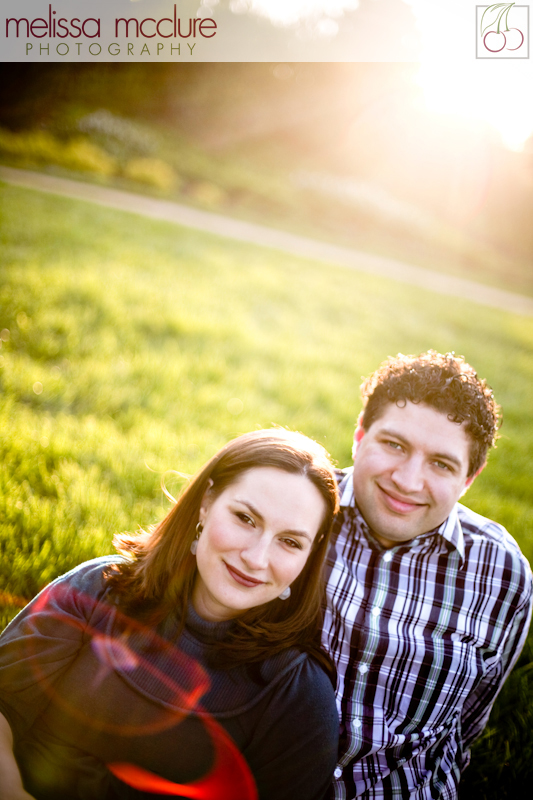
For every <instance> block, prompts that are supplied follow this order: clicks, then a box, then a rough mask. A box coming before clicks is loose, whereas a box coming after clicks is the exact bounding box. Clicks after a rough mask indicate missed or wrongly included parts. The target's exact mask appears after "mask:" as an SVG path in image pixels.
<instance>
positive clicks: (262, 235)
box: [0, 166, 533, 316]
mask: <svg viewBox="0 0 533 800" xmlns="http://www.w3.org/2000/svg"><path fill="white" fill-rule="evenodd" d="M0 180H1V181H4V182H5V183H11V184H14V185H16V186H23V187H25V188H28V189H37V190H38V191H41V192H50V193H51V194H58V195H62V196H63V197H72V198H75V199H76V200H85V201H88V202H90V203H96V204H98V205H101V206H108V207H109V208H115V209H119V210H121V211H129V212H131V213H133V214H141V215H142V216H145V217H152V218H153V219H161V220H165V221H166V222H173V223H175V224H177V225H184V226H186V227H188V228H196V229H197V230H201V231H206V232H208V233H214V234H216V235H217V236H224V237H226V238H229V239H236V240H238V241H240V242H250V243H252V244H257V245H261V246H263V247H272V248H275V249H276V250H282V251H283V252H285V253H291V254H292V255H296V256H303V257H304V258H312V259H315V260H316V261H322V262H326V263H328V264H338V265H341V266H344V267H348V268H349V269H356V270H360V271H362V272H367V273H370V274H371V275H379V276H381V277H384V278H391V279H392V280H396V281H401V282H402V283H408V284H410V285H412V286H419V287H422V288H423V289H428V290H429V291H431V292H437V293H438V294H441V295H442V294H444V295H449V296H452V297H461V298H464V299H467V300H470V301H471V302H473V303H480V304H481V305H484V306H490V307H491V308H497V309H500V310H503V311H510V312H512V313H514V314H522V315H525V316H533V298H530V297H526V296H525V295H520V294H515V293H514V292H506V291H504V290H502V289H496V288H493V287H492V286H486V285H485V284H481V283H475V282H474V281H469V280H464V279H463V278H457V277H454V276H453V275H446V274H444V273H442V272H432V271H431V270H426V269H422V268H421V267H414V266H411V265H409V264H404V263H402V262H401V261H395V260H394V259H391V258H382V257H380V256H373V255H370V254H368V253H363V252H359V251H357V250H352V249H350V248H348V247H338V246H337V245H333V244H327V243H325V242H319V241H315V240H313V239H307V238H305V237H303V236H297V235H295V234H292V233H285V232H284V231H278V230H275V229H274V228H267V227H265V226H263V225H256V224H253V223H250V222H242V221H240V220H236V219H232V218H231V217H224V216H222V215H221V214H213V213H211V212H208V211H200V210H198V209H194V208H190V207H188V206H183V205H179V204H178V203H172V202H169V201H166V200H156V199H154V198H150V197H144V196H143V195H136V194H131V193H129V192H122V191H119V190H117V189H108V188H105V187H103V186H95V185H93V184H89V183H81V182H77V181H71V180H66V179H65V178H56V177H53V176H51V175H44V174H42V173H38V172H29V171H26V170H18V169H11V168H10V167H1V166H0Z"/></svg>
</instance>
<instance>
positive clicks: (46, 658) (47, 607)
mask: <svg viewBox="0 0 533 800" xmlns="http://www.w3.org/2000/svg"><path fill="white" fill-rule="evenodd" d="M105 563H106V560H105V559H96V560H95V561H92V562H87V563H86V564H82V565H81V567H77V568H76V569H74V570H72V571H71V572H69V573H67V574H66V575H63V576H62V577H60V578H58V579H57V580H55V581H53V583H51V584H49V585H48V586H47V587H46V588H45V589H43V590H42V591H41V592H40V593H39V594H38V595H37V596H36V597H35V598H34V599H33V600H32V601H31V603H29V604H28V605H27V606H26V607H25V608H24V609H23V610H22V611H21V612H20V613H19V614H17V616H16V617H15V618H14V619H13V620H12V621H11V623H10V624H9V625H8V626H7V628H6V629H5V631H4V632H3V633H2V635H1V636H0V711H1V712H2V713H3V714H4V716H5V717H6V719H7V720H8V722H9V724H10V726H11V728H12V730H13V734H14V736H15V737H20V736H23V735H24V733H25V732H26V731H27V730H28V729H29V728H30V727H31V726H32V724H33V723H34V721H35V719H36V718H37V717H38V716H39V715H40V714H41V713H42V712H43V711H44V709H45V708H46V706H47V705H48V703H49V702H50V700H51V699H52V697H53V693H54V684H55V682H56V681H57V679H58V678H59V677H60V676H61V675H62V674H63V673H64V672H65V670H66V669H67V668H68V667H69V666H70V664H71V663H72V661H73V660H74V658H75V657H76V655H77V653H78V652H79V650H80V648H81V647H82V645H83V644H84V642H85V641H86V640H87V637H88V635H89V634H90V632H91V630H94V626H95V625H97V624H98V620H99V619H100V620H101V619H102V617H103V616H105V615H106V614H109V606H108V605H107V604H106V603H105V602H102V600H101V598H102V597H103V596H104V595H105V587H104V584H103V580H102V567H103V565H105Z"/></svg>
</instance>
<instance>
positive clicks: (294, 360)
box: [0, 186, 533, 800]
mask: <svg viewBox="0 0 533 800" xmlns="http://www.w3.org/2000/svg"><path fill="white" fill-rule="evenodd" d="M0 219H1V233H0V237H1V248H2V255H1V263H2V265H3V266H2V273H1V279H0V281H1V283H0V330H1V333H0V339H1V349H0V365H1V368H0V382H1V387H2V398H1V406H0V437H1V439H0V441H1V459H0V519H1V522H0V552H1V553H2V559H1V562H0V592H1V593H2V594H1V596H0V600H3V601H4V606H3V617H2V620H3V622H6V621H7V619H8V618H9V617H10V616H12V615H13V613H14V612H15V611H16V610H17V607H18V606H19V605H20V604H21V603H23V602H24V601H25V600H26V599H28V598H30V597H31V596H32V595H33V594H35V592H37V591H38V590H39V588H41V587H42V586H43V585H44V584H45V583H46V582H47V581H49V580H50V579H52V578H53V577H55V576H56V575H58V574H60V573H62V572H64V571H65V570H67V569H68V568H70V567H71V566H73V565H75V564H77V563H79V562H80V561H82V560H84V559H87V558H90V557H93V556H95V555H99V554H102V553H107V552H111V550H112V547H111V539H112V536H113V534H114V533H115V532H116V531H119V530H135V529H136V528H137V527H138V526H139V525H141V526H143V527H144V526H146V525H149V524H150V523H152V522H154V521H155V520H157V519H159V518H160V517H161V516H162V515H163V514H164V513H165V511H166V509H167V508H168V501H167V500H166V499H165V497H164V495H163V493H162V491H161V483H162V482H164V483H165V484H166V486H167V487H168V489H169V490H170V491H171V492H172V493H174V494H175V493H176V492H177V491H179V486H180V485H181V483H182V481H183V477H182V473H185V474H188V473H191V472H193V471H194V470H196V469H197V468H198V467H199V466H200V465H201V464H202V463H203V462H204V461H205V460H206V459H207V458H208V457H210V456H211V455H212V454H213V453H214V452H215V451H216V450H217V449H218V448H219V447H220V446H221V445H222V444H223V443H224V442H225V441H227V440H228V439H229V438H230V437H232V436H235V435H237V434H239V433H242V432H244V431H247V430H250V429H254V428H257V427H268V426H270V425H271V424H278V425H283V426H288V427H290V428H296V429H298V430H301V431H303V432H304V433H307V434H309V435H310V436H313V437H315V438H317V439H318V440H319V441H321V442H322V443H323V444H324V445H325V446H326V447H327V448H328V450H329V452H330V453H331V454H332V456H333V457H334V459H335V460H336V461H337V462H338V463H339V464H340V465H342V466H345V465H347V464H349V462H350V451H351V437H352V434H353V428H354V424H355V420H356V418H357V415H358V412H359V410H360V400H359V397H358V387H359V384H360V382H361V377H362V376H363V375H365V374H366V373H368V372H369V371H371V370H372V369H373V368H375V367H376V366H377V364H378V363H379V362H380V361H382V360H383V359H384V358H385V357H386V356H387V354H389V353H397V352H409V353H412V352H419V351H421V350H424V349H427V348H429V347H434V348H436V349H438V350H441V351H446V350H453V351H455V352H457V353H461V354H464V355H465V357H466V358H467V359H468V360H469V361H470V362H471V363H473V364H474V365H475V366H476V368H477V369H478V371H479V373H480V374H481V375H482V376H484V377H486V378H487V380H488V381H489V383H490V384H491V386H492V387H493V389H494V391H495V395H496V397H497V399H498V400H499V402H500V403H501V404H502V406H503V408H504V425H503V428H502V431H501V438H500V441H499V444H498V448H497V449H496V450H495V451H494V452H493V453H492V455H491V457H490V463H489V466H488V468H487V470H486V471H485V472H484V473H483V475H482V476H481V477H480V478H479V479H478V480H477V481H476V483H475V484H474V486H473V488H472V489H471V490H470V491H469V493H468V494H467V496H466V498H465V500H466V503H467V505H471V506H472V507H473V508H474V509H475V510H476V511H479V512H480V513H483V514H487V515H489V516H491V517H493V518H495V519H497V520H498V521H499V522H501V523H503V524H504V525H506V526H507V527H508V528H509V529H510V530H511V532H512V533H513V535H514V536H515V537H516V539H517V540H518V542H519V543H520V545H521V547H522V549H523V551H524V552H525V554H526V555H527V557H528V558H529V559H530V561H532V560H533V499H532V495H531V478H530V475H531V471H532V467H533V463H532V456H531V453H533V402H532V400H533V391H532V386H533V380H532V378H533V375H532V373H533V359H532V357H531V353H532V348H533V319H531V318H525V317H524V318H522V317H518V316H513V315H511V314H508V313H505V312H498V311H494V310H491V309H485V308H483V307H482V306H478V305H475V304H472V303H469V302H468V301H461V300H456V299H451V298H448V297H446V298H441V297H439V296H438V295H437V294H433V293H430V292H426V291H424V290H422V289H415V288H411V287H408V286H406V285H402V284H400V283H398V284H396V283H393V282H390V281H386V280H384V279H380V278H373V277H372V276H369V275H363V274H359V273H357V272H355V271H350V270H347V269H343V268H339V267H336V266H335V265H331V266H328V267H325V266H324V265H323V264H318V263H314V262H312V261H306V260H304V259H297V258H295V257H291V256H288V255H287V256H285V255H283V254H280V253H278V252H275V251H270V250H268V249H263V248H259V247H254V246H251V245H244V244H236V243H234V242H230V241H228V240H224V239H219V238H217V237H215V236H211V235H204V234H201V233H198V232H192V231H189V230H187V229H183V228H179V227H177V226H172V225H169V224H167V223H163V222H156V221H151V220H146V219H143V218H141V217H138V216H134V215H129V214H126V213H123V212H118V211H117V212H115V211H111V210H109V209H101V208H98V207H96V206H92V205H90V204H88V203H87V204H86V203H82V202H74V201H72V200H66V199H62V198H58V197H53V196H50V195H44V194H40V193H38V192H31V191H26V190H22V189H16V188H13V187H7V186H1V187H0ZM532 672H533V671H532V669H531V650H528V652H527V653H526V654H525V656H524V657H523V660H522V667H521V670H520V671H518V670H517V671H515V674H514V676H513V681H512V682H510V683H509V689H508V690H507V691H506V693H505V694H504V696H503V697H502V700H501V702H500V703H499V705H498V708H497V710H496V712H495V714H494V715H493V719H491V727H490V729H489V730H488V732H487V735H486V736H485V738H484V739H483V740H482V742H481V743H480V744H479V745H478V747H477V750H476V752H477V753H479V756H478V757H477V758H476V755H475V757H474V766H473V767H471V768H470V771H469V772H470V784H469V787H470V788H469V791H468V794H467V795H466V794H465V796H468V797H469V798H473V797H475V798H478V797H479V798H485V797H486V798H493V797H494V798H498V800H501V798H504V797H508V796H509V797H510V796H511V794H512V793H513V792H514V794H515V795H516V794H517V791H518V790H519V789H520V788H521V787H522V786H525V785H529V782H530V779H531V778H532V777H533V774H532V773H533V746H532V741H533V740H532V736H533V734H532V730H533V725H532V723H533V719H532V714H531V712H530V711H529V709H530V708H531V707H532V699H533V685H532V683H531V680H532V678H531V677H530V676H532ZM511 711H512V713H511ZM493 720H494V724H493ZM467 774H468V773H467ZM526 781H527V782H528V783H526ZM518 796H520V795H518Z"/></svg>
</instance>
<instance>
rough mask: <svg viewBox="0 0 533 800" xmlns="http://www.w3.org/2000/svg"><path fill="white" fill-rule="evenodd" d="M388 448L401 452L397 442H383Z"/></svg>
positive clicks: (400, 446)
mask: <svg viewBox="0 0 533 800" xmlns="http://www.w3.org/2000/svg"><path fill="white" fill-rule="evenodd" d="M385 444H387V445H388V446H389V447H392V449H393V450H402V449H403V448H402V445H401V444H400V443H399V442H385Z"/></svg>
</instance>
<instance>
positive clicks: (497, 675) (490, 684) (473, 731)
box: [461, 585, 532, 750]
mask: <svg viewBox="0 0 533 800" xmlns="http://www.w3.org/2000/svg"><path fill="white" fill-rule="evenodd" d="M531 607H532V602H531V585H530V586H529V595H528V597H527V599H526V602H525V603H524V604H523V605H522V607H521V608H520V609H519V611H517V613H516V615H515V617H514V619H513V624H512V627H511V629H510V631H509V634H508V636H507V640H506V642H505V647H504V650H503V653H502V657H501V659H500V660H499V661H498V662H497V663H496V664H495V665H494V667H493V668H492V669H491V670H490V671H489V672H488V673H487V674H486V675H485V676H484V677H483V680H481V681H480V683H479V684H478V685H477V687H476V689H475V691H474V692H473V693H472V694H471V695H470V696H469V697H468V699H467V700H466V702H465V704H464V706H463V710H462V714H461V726H462V734H463V743H464V749H465V750H466V749H468V748H469V747H470V746H471V745H472V743H473V742H474V741H475V740H476V739H477V738H478V736H480V735H481V733H482V731H483V729H484V727H485V725H486V724H487V722H488V719H489V715H490V712H491V710H492V706H493V704H494V701H495V699H496V697H497V695H498V693H499V691H500V689H501V688H502V686H503V684H504V683H505V681H506V680H507V678H508V676H509V674H510V672H511V670H512V669H513V667H514V665H515V663H516V661H517V660H518V657H519V655H520V653H521V651H522V648H523V647H524V644H525V642H526V639H527V635H528V631H529V624H530V622H531Z"/></svg>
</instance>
